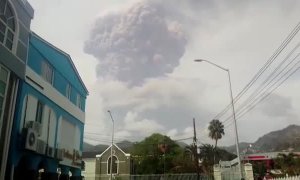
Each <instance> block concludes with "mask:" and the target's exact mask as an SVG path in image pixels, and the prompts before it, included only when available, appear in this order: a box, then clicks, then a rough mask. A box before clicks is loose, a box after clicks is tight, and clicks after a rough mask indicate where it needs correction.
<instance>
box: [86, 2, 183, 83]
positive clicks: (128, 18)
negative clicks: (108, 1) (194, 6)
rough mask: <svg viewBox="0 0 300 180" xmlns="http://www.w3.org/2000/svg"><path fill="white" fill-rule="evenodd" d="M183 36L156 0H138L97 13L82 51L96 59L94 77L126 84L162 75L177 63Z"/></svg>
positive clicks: (181, 51)
mask: <svg viewBox="0 0 300 180" xmlns="http://www.w3.org/2000/svg"><path fill="white" fill-rule="evenodd" d="M185 45H186V38H185V35H184V33H183V32H182V29H181V26H180V24H179V23H178V22H177V21H176V20H174V19H170V18H169V17H168V18H167V16H166V14H165V11H164V8H161V7H160V4H159V3H154V2H149V1H142V2H139V3H136V4H134V5H133V6H132V7H131V8H129V9H127V10H126V11H123V12H120V13H112V14H107V15H105V16H102V17H99V18H98V19H97V20H96V22H95V25H94V28H93V29H92V30H91V33H90V37H89V39H88V40H87V41H86V42H85V47H84V51H85V52H86V53H88V54H91V55H93V56H94V57H96V58H97V59H98V60H99V64H98V66H97V68H96V71H97V76H98V77H112V78H116V79H118V80H120V81H123V82H127V83H128V84H130V85H140V84H142V83H143V81H144V80H145V79H146V78H153V77H159V76H164V75H165V74H167V73H170V72H172V71H173V69H174V68H175V67H176V66H178V65H179V60H180V58H181V57H182V55H183V54H184V52H185Z"/></svg>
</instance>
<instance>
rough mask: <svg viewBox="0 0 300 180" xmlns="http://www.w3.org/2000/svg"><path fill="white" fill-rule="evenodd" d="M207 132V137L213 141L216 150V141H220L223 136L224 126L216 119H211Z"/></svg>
mask: <svg viewBox="0 0 300 180" xmlns="http://www.w3.org/2000/svg"><path fill="white" fill-rule="evenodd" d="M208 130H209V137H210V138H211V139H213V140H215V148H217V144H218V140H219V139H221V138H222V136H223V135H225V132H224V125H223V123H222V122H221V121H219V120H218V119H213V120H212V121H210V123H209V126H208Z"/></svg>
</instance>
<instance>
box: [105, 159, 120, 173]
mask: <svg viewBox="0 0 300 180" xmlns="http://www.w3.org/2000/svg"><path fill="white" fill-rule="evenodd" d="M107 161H108V162H107V174H110V163H111V157H109V158H108V160H107ZM118 167H119V166H118V159H117V157H116V156H113V157H112V173H113V174H117V173H118Z"/></svg>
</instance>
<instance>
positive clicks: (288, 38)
mask: <svg viewBox="0 0 300 180" xmlns="http://www.w3.org/2000/svg"><path fill="white" fill-rule="evenodd" d="M299 30H300V22H298V24H297V25H296V27H295V28H294V29H293V30H292V31H291V33H290V34H289V35H288V36H287V38H286V39H285V40H284V41H283V42H282V43H281V45H280V46H279V48H278V49H277V50H276V51H275V52H274V53H273V55H272V56H271V57H270V58H269V59H268V61H267V62H266V63H265V64H264V65H263V67H261V68H260V70H259V71H258V72H257V73H256V74H255V75H254V77H253V78H252V79H251V80H250V82H249V83H248V84H247V85H246V86H245V87H244V88H243V89H242V91H240V92H239V93H238V95H237V96H236V97H235V98H234V101H233V102H234V103H236V102H237V101H238V100H239V99H240V98H241V97H242V96H243V95H244V94H245V93H246V92H247V91H248V90H249V89H250V87H251V86H252V85H253V84H254V83H255V82H256V81H257V80H258V79H259V78H260V76H261V75H262V74H263V73H264V72H265V71H266V69H267V68H268V67H269V66H270V65H271V64H272V63H273V62H274V61H275V60H276V58H277V57H278V55H279V54H280V53H281V52H282V51H283V50H284V49H285V48H286V46H287V45H288V44H289V43H290V41H291V40H292V39H293V38H294V37H295V35H296V34H297V33H298V32H299ZM230 107H231V104H229V105H227V106H226V107H225V109H223V110H222V111H221V112H220V113H218V114H217V115H216V116H215V117H214V118H213V119H219V118H220V117H222V116H223V115H224V114H225V113H226V112H227V111H228V110H229V109H230Z"/></svg>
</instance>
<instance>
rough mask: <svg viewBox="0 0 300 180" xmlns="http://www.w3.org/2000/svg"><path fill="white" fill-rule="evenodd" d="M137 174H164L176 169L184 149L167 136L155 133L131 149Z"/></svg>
mask: <svg viewBox="0 0 300 180" xmlns="http://www.w3.org/2000/svg"><path fill="white" fill-rule="evenodd" d="M131 154H132V157H133V161H134V169H135V173H137V174H162V173H164V172H171V171H172V169H174V168H175V167H176V161H178V157H180V155H182V154H183V149H182V148H180V147H179V145H178V144H176V142H175V141H173V140H172V139H170V138H169V137H167V136H164V135H161V134H158V133H155V134H152V135H151V136H149V137H147V138H145V139H144V140H143V141H141V142H139V143H137V144H135V145H134V146H133V148H132V149H131Z"/></svg>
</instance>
